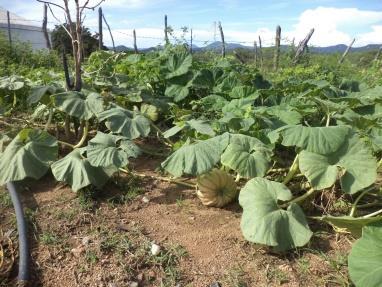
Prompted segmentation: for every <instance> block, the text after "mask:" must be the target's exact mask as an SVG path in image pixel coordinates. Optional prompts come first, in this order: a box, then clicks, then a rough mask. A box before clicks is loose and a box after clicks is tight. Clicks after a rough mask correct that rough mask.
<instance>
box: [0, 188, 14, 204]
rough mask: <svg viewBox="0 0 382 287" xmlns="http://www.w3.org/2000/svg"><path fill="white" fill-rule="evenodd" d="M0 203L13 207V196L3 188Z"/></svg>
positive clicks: (0, 191)
mask: <svg viewBox="0 0 382 287" xmlns="http://www.w3.org/2000/svg"><path fill="white" fill-rule="evenodd" d="M0 205H1V206H3V207H6V208H9V207H12V200H11V196H10V195H9V193H8V192H6V191H5V190H4V189H2V188H0Z"/></svg>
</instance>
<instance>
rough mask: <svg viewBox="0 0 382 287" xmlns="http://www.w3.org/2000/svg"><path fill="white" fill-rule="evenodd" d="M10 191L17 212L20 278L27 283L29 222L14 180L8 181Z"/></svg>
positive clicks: (21, 281)
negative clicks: (26, 219)
mask: <svg viewBox="0 0 382 287" xmlns="http://www.w3.org/2000/svg"><path fill="white" fill-rule="evenodd" d="M7 188H8V192H9V194H10V196H11V199H12V204H13V207H14V209H15V213H16V220H17V231H18V233H19V274H18V280H19V282H20V283H21V284H23V285H24V284H26V283H27V281H28V280H29V246H28V235H27V224H26V221H25V217H24V211H23V207H22V204H21V201H20V197H19V195H18V193H17V187H16V185H15V183H14V182H8V183H7Z"/></svg>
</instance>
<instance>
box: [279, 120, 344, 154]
mask: <svg viewBox="0 0 382 287" xmlns="http://www.w3.org/2000/svg"><path fill="white" fill-rule="evenodd" d="M349 131H350V128H349V127H346V126H333V127H305V126H301V125H296V126H287V127H285V128H282V129H281V132H280V134H281V135H282V137H283V141H282V143H281V144H282V145H284V146H297V147H300V148H302V149H304V150H306V151H309V152H314V153H319V154H328V153H332V152H335V151H336V150H338V148H339V147H340V146H341V145H342V143H343V142H344V141H345V139H346V136H347V135H348V134H349Z"/></svg>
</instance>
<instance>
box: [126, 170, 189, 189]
mask: <svg viewBox="0 0 382 287" xmlns="http://www.w3.org/2000/svg"><path fill="white" fill-rule="evenodd" d="M119 170H120V171H122V172H123V173H126V174H131V175H134V176H139V177H149V178H152V179H159V180H161V181H166V182H170V183H175V184H179V185H183V186H186V187H191V188H196V184H192V183H187V182H183V181H181V180H176V179H172V178H167V177H162V176H154V175H147V174H142V173H137V172H132V171H128V170H126V169H123V168H120V169H119Z"/></svg>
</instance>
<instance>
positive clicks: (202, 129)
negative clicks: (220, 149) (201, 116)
mask: <svg viewBox="0 0 382 287" xmlns="http://www.w3.org/2000/svg"><path fill="white" fill-rule="evenodd" d="M186 125H187V126H189V127H190V128H191V129H194V130H195V131H197V132H198V133H201V134H203V135H208V136H212V137H213V136H215V132H214V130H213V129H212V127H211V125H210V124H209V123H208V121H205V120H194V119H192V120H189V121H187V122H186Z"/></svg>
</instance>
